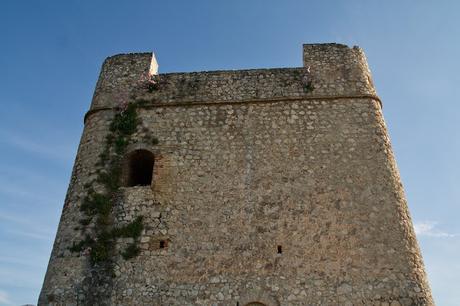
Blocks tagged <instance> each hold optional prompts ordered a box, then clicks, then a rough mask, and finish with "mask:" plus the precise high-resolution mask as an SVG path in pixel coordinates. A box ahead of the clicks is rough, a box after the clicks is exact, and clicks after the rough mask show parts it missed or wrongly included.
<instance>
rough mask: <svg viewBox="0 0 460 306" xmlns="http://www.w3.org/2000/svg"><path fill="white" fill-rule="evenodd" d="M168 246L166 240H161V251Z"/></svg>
mask: <svg viewBox="0 0 460 306" xmlns="http://www.w3.org/2000/svg"><path fill="white" fill-rule="evenodd" d="M167 246H168V243H167V241H166V240H160V249H165V248H166V247H167Z"/></svg>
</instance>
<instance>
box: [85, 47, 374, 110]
mask: <svg viewBox="0 0 460 306" xmlns="http://www.w3.org/2000/svg"><path fill="white" fill-rule="evenodd" d="M303 62H304V67H296V68H273V69H250V70H227V71H204V72H189V73H166V74H159V75H158V76H157V78H156V80H157V82H158V84H157V86H156V88H155V90H151V91H146V90H145V88H142V87H143V86H142V81H143V80H144V81H145V77H146V76H147V75H148V74H149V71H150V72H151V71H152V67H153V66H155V65H157V63H156V60H155V57H154V56H153V55H152V53H134V54H121V55H116V56H112V57H109V58H107V59H106V60H105V62H104V64H103V65H102V70H101V73H100V77H99V81H98V83H97V86H96V90H95V94H94V97H93V102H92V105H91V110H95V109H100V108H113V107H117V106H118V105H120V104H122V103H123V102H129V101H133V100H136V99H140V100H143V101H144V102H145V101H147V102H151V103H160V104H174V103H196V102H199V103H229V102H245V101H250V100H264V99H265V100H267V99H268V100H270V99H271V100H276V99H281V100H282V99H287V98H293V99H296V98H298V99H301V98H303V97H313V96H314V97H316V96H321V97H324V96H329V97H334V96H361V95H375V88H374V86H373V84H372V80H371V76H370V71H369V68H368V65H367V62H366V58H365V55H364V53H363V51H362V50H361V49H360V48H358V47H353V48H349V47H347V46H345V45H339V44H311V45H304V46H303Z"/></svg>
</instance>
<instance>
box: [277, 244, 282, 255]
mask: <svg viewBox="0 0 460 306" xmlns="http://www.w3.org/2000/svg"><path fill="white" fill-rule="evenodd" d="M277 249H278V254H281V253H283V247H282V246H280V245H279V246H278V248H277Z"/></svg>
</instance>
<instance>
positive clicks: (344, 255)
mask: <svg viewBox="0 0 460 306" xmlns="http://www.w3.org/2000/svg"><path fill="white" fill-rule="evenodd" d="M321 48H322V47H321ZM340 48H343V47H342V46H339V45H333V46H331V47H330V50H332V51H331V53H330V54H331V55H330V59H331V61H332V60H333V59H335V58H336V57H337V56H338V55H337V52H344V50H345V49H344V50H342V49H340ZM337 50H339V51H337ZM347 50H348V51H347V52H357V51H350V50H354V49H349V48H347ZM322 52H323V54H324V58H326V59H327V58H328V57H327V56H328V54H329V53H327V51H324V50H323V51H322ZM311 54H316V53H314V52H313V53H311ZM360 54H361V53H359V52H358V55H359V56H358V55H357V57H350V65H348V66H347V65H342V64H340V65H338V66H337V67H336V66H332V67H330V68H328V67H321V69H324V70H326V71H329V73H326V74H322V73H320V72H319V71H320V69H317V68H316V67H318V66H320V64H321V63H319V62H317V61H316V62H315V58H316V57H315V56H313V55H312V57H311V62H313V64H310V66H311V70H312V74H314V73H315V72H314V71H318V72H316V78H315V75H313V76H312V77H313V84H314V88H315V89H314V90H313V92H305V91H304V88H303V85H302V82H301V78H302V74H301V76H300V77H299V76H298V72H297V71H305V69H303V68H294V69H270V70H254V71H242V72H236V71H235V72H216V73H198V74H193V73H191V74H182V75H181V74H169V75H160V78H161V80H169V81H163V82H164V83H163V84H164V86H165V87H163V89H160V90H158V91H156V92H153V93H146V92H145V90H144V91H142V92H141V91H135V90H134V91H133V90H131V91H130V92H131V94H132V95H133V98H134V99H139V97H142V99H143V100H147V102H149V101H150V102H149V104H147V105H146V106H145V107H144V108H142V109H140V110H139V115H140V117H141V118H142V122H143V127H141V128H140V129H138V133H136V134H135V135H134V139H135V140H137V141H135V143H134V144H133V145H132V146H131V147H130V150H134V149H138V148H142V149H148V150H150V151H151V152H153V153H154V154H155V158H156V162H155V169H154V179H153V184H152V186H151V187H149V186H147V187H127V188H124V189H123V196H122V197H120V201H119V202H118V203H117V206H116V208H115V215H116V216H117V220H118V221H119V223H120V224H124V223H126V222H129V221H130V220H132V219H134V218H135V217H137V216H139V215H143V216H144V217H145V221H146V222H145V223H146V229H145V230H144V233H143V234H142V236H141V248H142V252H141V254H140V255H139V256H138V257H136V258H134V259H131V260H129V261H125V260H123V259H122V258H121V257H120V258H117V259H116V263H117V264H116V268H115V276H116V277H115V278H114V280H113V284H112V286H111V287H107V290H111V292H112V298H111V300H110V301H101V304H111V305H241V306H244V305H246V304H247V303H250V302H260V303H264V304H265V305H267V306H272V305H382V306H383V305H390V304H391V305H432V304H433V301H432V298H431V293H430V289H429V287H428V284H427V282H426V277H425V274H424V269H423V263H422V260H421V257H420V252H419V249H418V246H417V242H416V240H415V235H414V232H413V228H412V224H411V221H410V217H409V215H408V212H407V206H406V203H405V198H404V193H403V190H402V187H401V183H400V179H399V175H398V171H397V169H396V166H395V162H394V159H393V155H392V152H391V147H390V142H389V139H388V135H387V132H386V128H385V125H384V121H383V117H382V113H381V108H380V104H379V102H378V100H377V99H374V98H371V97H365V96H364V95H366V94H372V93H374V90H373V87H372V86H371V84H370V83H369V82H370V81H369V80H368V78H367V76H368V70H367V69H368V68H367V64H365V59H364V62H363V61H362V59H363V57H361V56H362V54H361V55H360ZM345 58H346V57H345ZM357 58H358V60H357ZM138 59H140V60H139V61H137V60H138ZM110 60H115V59H113V58H112V59H109V60H108V61H110ZM132 60H133V62H132V63H131V62H129V63H128V64H129V65H133V66H136V67H138V68H139V71H140V70H142V69H144V68H143V67H144V64H137V63H148V62H149V60H148V57H146V55H139V58H138V57H137V55H136V56H135V57H133V59H132ZM342 62H343V61H342ZM345 62H347V61H345ZM355 62H356V63H359V65H361V66H360V67H363V69H366V70H363V71H364V72H363V73H361V74H360V73H358V72H356V73H353V77H352V76H349V77H343V82H342V83H341V81H340V78H342V77H340V75H341V73H342V74H346V73H348V72H347V71H349V70H350V69H351V70H352V69H355V68H354V67H356V65H355V64H356V63H355ZM123 63H125V64H126V62H123ZM129 65H128V67H129ZM315 65H318V66H315ZM323 65H324V64H323ZM104 67H105V68H103V71H102V73H101V79H100V81H99V82H98V89H97V90H96V94H95V98H94V100H93V104H92V109H93V110H95V109H97V108H102V107H107V106H110V105H109V104H108V103H109V102H110V103H112V104H111V106H116V105H114V100H113V99H112V98H113V97H112V98H109V97H111V95H112V94H113V92H114V91H116V90H119V89H117V87H116V86H114V87H111V86H108V85H107V84H106V83H104V82H109V81H107V80H108V79H110V78H109V75H107V73H108V71H111V69H120V71H122V70H123V69H124V68H123V67H127V66H126V65H125V66H123V65H121V64H120V65H118V66H117V67H118V68H114V67H115V66H113V64H111V65H110V66H108V67H107V64H105V66H104ZM120 67H121V68H120ZM104 69H105V70H104ZM145 69H147V68H145ZM334 69H335V70H336V73H332V72H330V71H333V70H334ZM117 71H118V70H117ZM113 73H114V74H110V76H112V77H113V76H114V75H116V73H115V72H113ZM238 73H240V74H241V75H240V78H238V77H236V76H237V75H238ZM137 74H138V71H137V72H133V74H132V75H133V77H137ZM337 75H339V77H338V76H337ZM356 75H358V76H356ZM360 75H361V76H360ZM214 77H215V78H214ZM355 77H356V79H355ZM197 78H198V79H200V80H203V81H200V82H198V84H200V85H197V86H196V87H190V88H188V89H187V90H183V89H181V88H183V87H181V86H182V85H181V84H182V81H181V80H186V81H184V82H185V84H187V82H188V81H187V80H196V79H197ZM204 80H206V81H204ZM242 80H244V81H242ZM280 80H282V82H280ZM333 80H336V81H337V82H336V81H333ZM366 80H367V81H366ZM285 81H286V83H285ZM110 82H111V83H110V84H115V83H117V82H118V84H122V83H123V82H125V80H123V78H121V79H117V78H115V77H114V78H112V79H110ZM213 82H214V83H213ZM219 82H221V83H219ZM366 82H367V83H366ZM334 83H337V85H336V86H337V87H338V88H343V92H342V91H340V93H343V94H345V93H348V94H350V95H353V96H354V97H344V96H341V97H338V96H340V95H339V94H337V87H335V88H334V87H333V86H332V85H333V84H334ZM126 84H128V83H126ZM217 84H225V86H224V85H217ZM244 84H245V85H244ZM276 84H281V85H278V86H276ZM288 84H291V87H290V86H289V85H288ZM344 84H345V85H344ZM352 84H354V85H352ZM103 85H104V86H103ZM160 85H161V84H160ZM213 85H215V86H216V87H214V86H213ZM120 86H121V85H120ZM168 86H170V87H168ZM184 86H186V85H184ZM187 86H188V85H187ZM160 88H162V87H160ZM164 88H167V90H166V89H164ZM229 88H230V89H229ZM238 88H239V89H241V90H236V89H238ZM251 88H252V89H251ZM258 88H259V89H260V91H257V90H256V89H258ZM200 90H201V91H200ZM110 92H111V93H110ZM179 92H182V93H183V94H182V95H180V94H178V93H179ZM206 93H207V94H206ZM288 93H289V94H288ZM315 94H317V95H318V96H316V97H315ZM334 96H336V98H334ZM359 96H361V97H359ZM277 97H279V98H277ZM225 101H227V102H225ZM195 102H200V103H195ZM204 102H206V103H204ZM113 113H114V111H113V110H111V109H104V110H100V111H94V112H93V113H90V115H89V116H87V118H86V123H85V129H84V133H83V136H82V141H81V144H80V147H79V151H78V155H77V159H76V162H75V166H74V172H73V175H72V181H71V184H70V187H69V191H68V196H67V198H66V202H65V206H64V210H63V215H62V218H61V222H60V226H59V230H58V235H57V237H56V241H55V245H54V248H53V254H52V257H51V260H50V265H49V268H48V272H47V275H46V279H45V283H44V287H43V290H42V294H41V298H40V304H43V305H47V304H51V305H64V304H66V305H67V304H77V303H79V304H85V301H84V292H85V290H90V289H91V288H85V282H84V279H85V277H87V276H88V264H87V258H86V257H85V256H79V255H78V254H73V253H71V252H70V251H68V249H67V248H68V247H69V246H70V245H71V244H72V241H76V240H78V239H81V238H82V237H79V235H80V233H79V231H76V230H74V228H75V226H77V225H78V220H79V218H80V212H79V205H80V204H81V200H82V199H83V197H84V194H83V190H84V187H83V186H84V185H85V183H87V182H90V181H92V179H94V177H95V175H96V174H95V171H96V170H95V169H96V167H95V164H96V162H97V160H98V155H99V154H100V153H101V151H102V146H101V143H102V142H103V141H104V138H105V136H106V135H107V133H108V129H109V122H110V119H111V117H112V116H113ZM144 134H150V135H152V136H155V137H157V138H158V140H159V143H158V145H152V144H147V143H143V142H142V139H144V138H145V137H144ZM126 240H127V239H124V240H123V239H120V241H119V246H120V247H121V246H123V245H125V244H126V243H129V241H126ZM159 241H166V242H167V247H166V248H163V249H161V248H159ZM278 246H280V247H281V251H282V252H281V253H278ZM50 298H51V300H52V301H51V300H50Z"/></svg>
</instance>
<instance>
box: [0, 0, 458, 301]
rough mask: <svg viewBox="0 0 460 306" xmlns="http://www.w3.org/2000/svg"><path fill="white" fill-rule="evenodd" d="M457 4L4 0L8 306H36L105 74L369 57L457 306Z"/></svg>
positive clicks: (1, 77)
mask: <svg viewBox="0 0 460 306" xmlns="http://www.w3.org/2000/svg"><path fill="white" fill-rule="evenodd" d="M458 12H460V2H459V1H420V0H419V1H415V0H414V1H405V0H400V1H365V0H362V1H356V0H343V1H301V0H299V1H289V0H284V1H269V0H259V1H257V0H253V1H250V0H241V1H236V0H233V1H225V2H224V1H187V0H184V1H171V0H168V1H135V0H133V1H115V0H111V1H108V0H107V1H99V0H88V1H76V0H67V1H51V0H50V1H38V0H37V1H26V0H11V1H10V0H3V1H1V2H0V71H1V72H2V73H0V103H1V107H0V152H1V158H0V305H20V304H26V303H33V304H35V303H36V300H37V297H38V293H39V290H40V287H41V283H42V281H43V277H44V273H45V269H46V265H47V262H48V258H49V254H50V251H51V247H52V243H53V239H54V235H55V232H56V229H57V223H58V220H59V216H60V213H61V208H62V204H63V201H64V197H65V192H66V189H67V185H68V182H69V178H70V173H71V167H72V164H73V159H74V157H75V153H76V150H77V146H78V142H79V139H80V135H81V132H82V128H83V115H84V113H85V111H86V110H87V109H88V107H89V103H90V101H91V97H92V93H93V90H94V87H95V83H96V80H97V77H98V73H99V69H100V66H101V64H102V61H103V60H104V58H105V57H107V56H109V55H113V54H116V53H123V52H135V51H152V50H154V51H155V53H156V55H157V59H158V61H159V64H160V72H173V71H199V70H216V69H240V68H263V67H295V66H301V65H302V63H301V58H302V57H301V45H302V43H315V42H339V43H345V44H348V45H359V46H361V47H363V48H364V50H365V52H366V54H367V57H368V61H369V64H370V67H371V70H372V72H373V77H374V81H375V84H376V87H377V91H378V93H379V96H380V97H381V98H382V100H383V105H384V109H383V111H384V115H385V119H386V122H387V125H388V127H389V131H390V136H391V139H392V143H393V148H394V151H395V154H396V158H397V162H398V166H399V169H400V171H401V175H402V179H403V183H404V186H405V190H406V193H407V198H408V201H409V207H410V211H411V215H412V217H413V221H414V223H415V225H416V230H417V233H418V239H419V243H420V246H421V249H422V254H423V257H424V260H425V264H426V268H427V272H428V276H429V280H430V283H431V286H432V289H433V293H434V297H435V300H436V302H437V304H438V305H451V306H454V305H455V306H456V305H460V297H459V295H460V294H459V293H458V292H460V261H459V259H458V258H459V254H460V225H459V222H458V217H459V212H460V205H459V201H460V200H459V199H460V188H458V185H459V182H460V171H459V170H460V155H459V154H458V152H459V148H460V140H459V137H458V130H459V120H458V119H459V115H460V104H459V103H458V102H459V96H460V95H459V90H458V88H459V85H458V84H460V74H459V71H460V61H459V54H460V18H458V17H459V15H458Z"/></svg>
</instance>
